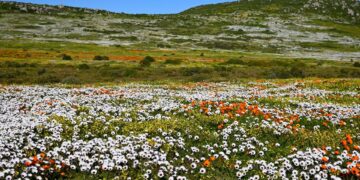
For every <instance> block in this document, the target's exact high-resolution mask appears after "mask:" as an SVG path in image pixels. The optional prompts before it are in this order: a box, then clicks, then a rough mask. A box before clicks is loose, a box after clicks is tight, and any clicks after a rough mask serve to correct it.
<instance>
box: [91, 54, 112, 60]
mask: <svg viewBox="0 0 360 180" xmlns="http://www.w3.org/2000/svg"><path fill="white" fill-rule="evenodd" d="M94 60H97V61H102V60H109V57H107V56H99V55H98V56H95V57H94Z"/></svg>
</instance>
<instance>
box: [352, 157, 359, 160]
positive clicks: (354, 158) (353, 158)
mask: <svg viewBox="0 0 360 180" xmlns="http://www.w3.org/2000/svg"><path fill="white" fill-rule="evenodd" d="M351 160H353V161H357V160H359V156H353V157H352V158H351Z"/></svg>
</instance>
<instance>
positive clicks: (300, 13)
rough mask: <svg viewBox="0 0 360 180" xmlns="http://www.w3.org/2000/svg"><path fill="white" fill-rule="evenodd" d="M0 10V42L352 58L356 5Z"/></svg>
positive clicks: (265, 0) (16, 6)
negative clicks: (160, 11)
mask: <svg viewBox="0 0 360 180" xmlns="http://www.w3.org/2000/svg"><path fill="white" fill-rule="evenodd" d="M0 9H1V10H0V12H1V14H0V39H1V40H2V41H12V40H16V41H21V42H26V41H40V42H42V41H46V42H48V41H57V42H71V43H86V44H98V45H106V46H109V45H111V46H121V47H129V48H136V49H149V48H150V49H151V48H155V49H158V48H161V49H198V50H201V49H210V50H230V51H243V52H255V53H273V54H282V55H285V56H290V57H308V58H316V59H336V60H351V59H352V60H356V59H359V58H360V53H359V52H360V25H359V18H360V14H359V12H360V5H359V2H358V1H353V0H341V1H340V0H316V1H315V0H301V1H297V0H290V1H285V0H252V1H250V0H246V1H245V0H244V1H241V2H232V3H223V4H214V5H205V6H200V7H195V8H192V9H189V10H187V11H184V12H182V13H180V14H173V15H128V14H117V13H111V12H107V11H102V10H92V9H82V8H73V7H62V6H47V5H34V4H24V3H14V2H0Z"/></svg>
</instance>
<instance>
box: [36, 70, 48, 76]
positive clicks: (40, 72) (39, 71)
mask: <svg viewBox="0 0 360 180" xmlns="http://www.w3.org/2000/svg"><path fill="white" fill-rule="evenodd" d="M45 73H46V69H45V68H41V69H39V70H38V72H37V74H38V75H39V76H41V75H43V74H45Z"/></svg>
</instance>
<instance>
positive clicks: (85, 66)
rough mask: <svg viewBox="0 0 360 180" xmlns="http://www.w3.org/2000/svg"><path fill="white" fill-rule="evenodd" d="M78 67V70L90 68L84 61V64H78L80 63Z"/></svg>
mask: <svg viewBox="0 0 360 180" xmlns="http://www.w3.org/2000/svg"><path fill="white" fill-rule="evenodd" d="M78 68H79V69H80V70H87V69H90V66H89V65H87V64H85V63H84V64H80V65H79V66H78Z"/></svg>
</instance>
